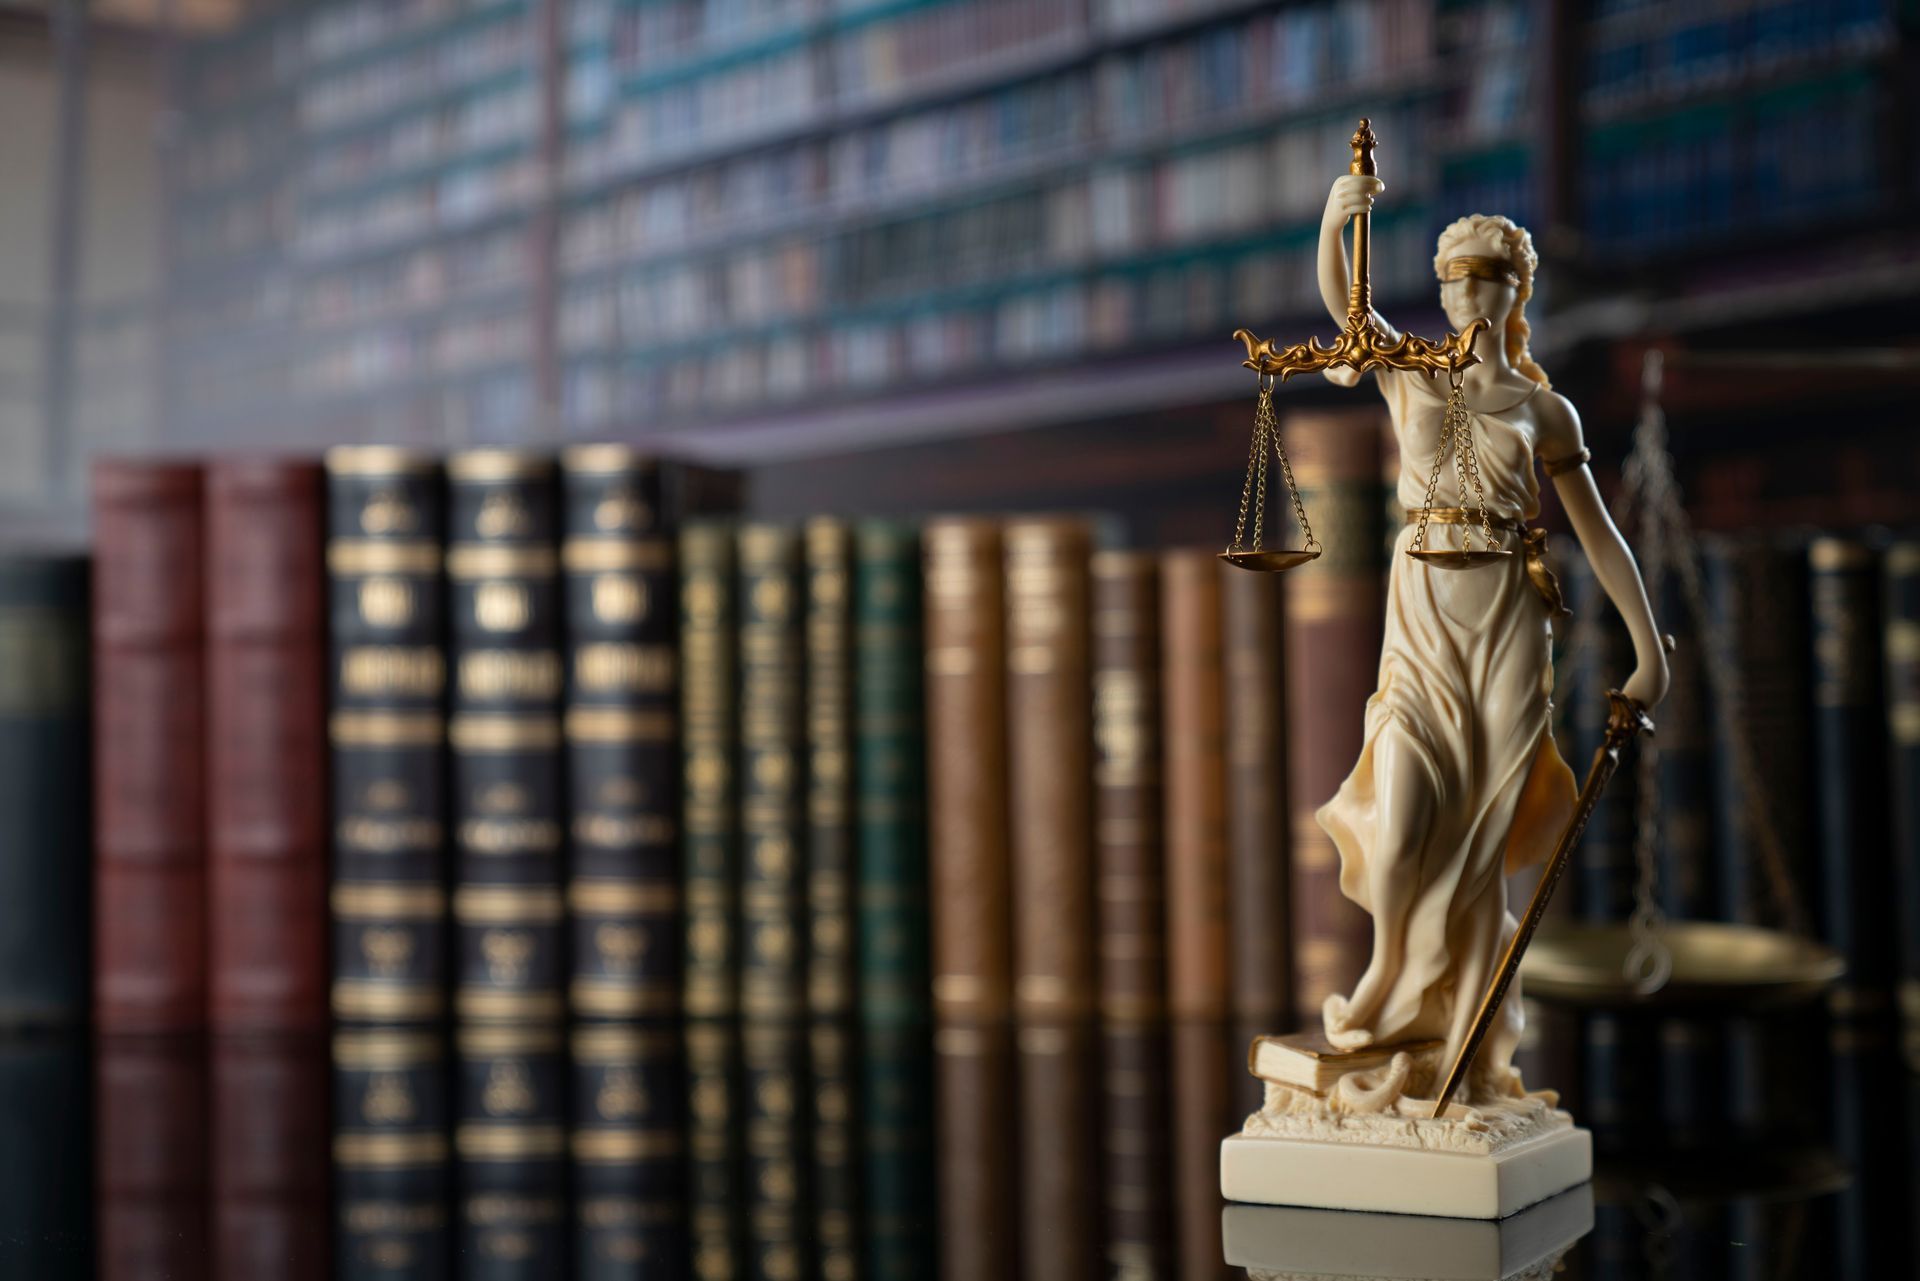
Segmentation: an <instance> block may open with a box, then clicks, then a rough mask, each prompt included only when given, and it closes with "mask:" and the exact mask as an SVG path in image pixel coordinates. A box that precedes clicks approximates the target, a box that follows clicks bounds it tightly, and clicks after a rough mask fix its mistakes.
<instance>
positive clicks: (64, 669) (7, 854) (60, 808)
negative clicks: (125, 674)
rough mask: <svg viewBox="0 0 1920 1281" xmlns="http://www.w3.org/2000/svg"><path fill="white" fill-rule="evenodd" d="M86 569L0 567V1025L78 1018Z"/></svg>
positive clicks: (84, 893)
mask: <svg viewBox="0 0 1920 1281" xmlns="http://www.w3.org/2000/svg"><path fill="white" fill-rule="evenodd" d="M87 593H88V565H87V559H86V557H84V556H42V557H32V558H28V557H24V556H22V557H8V558H4V559H0V918H3V919H4V921H5V925H4V928H0V1026H3V1027H8V1028H20V1027H59V1026H72V1025H75V1024H81V1025H84V1024H85V1022H86V1019H87V913H88V910H89V906H90V902H89V897H88V867H87V862H86V860H85V859H84V858H83V857H81V856H80V854H79V851H81V850H85V849H87V848H88V847H89V845H90V844H91V836H92V833H91V829H90V827H89V824H88V812H89V808H90V805H91V798H90V797H89V795H88V782H89V779H90V777H91V771H90V769H89V766H88V753H89V750H90V748H89V742H88V736H87V716H88V697H89V692H90V691H89V683H88V673H87V662H88V653H87Z"/></svg>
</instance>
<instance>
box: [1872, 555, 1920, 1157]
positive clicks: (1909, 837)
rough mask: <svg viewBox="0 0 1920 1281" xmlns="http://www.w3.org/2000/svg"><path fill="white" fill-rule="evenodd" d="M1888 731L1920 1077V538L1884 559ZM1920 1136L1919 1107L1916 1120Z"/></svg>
mask: <svg viewBox="0 0 1920 1281" xmlns="http://www.w3.org/2000/svg"><path fill="white" fill-rule="evenodd" d="M1882 573H1883V575H1884V588H1883V591H1884V595H1883V597H1882V600H1883V602H1884V615H1883V619H1884V621H1883V623H1882V627H1883V628H1884V638H1883V640H1882V643H1881V647H1882V650H1883V651H1884V654H1885V660H1886V682H1887V733H1888V737H1889V738H1890V739H1891V740H1892V744H1893V748H1892V756H1891V760H1892V766H1893V772H1892V783H1893V801H1894V810H1893V841H1892V845H1891V848H1892V850H1893V859H1894V870H1895V878H1894V890H1895V894H1896V897H1897V899H1898V902H1899V921H1900V1016H1901V1017H1900V1024H1901V1038H1900V1039H1901V1046H1902V1049H1903V1053H1904V1057H1905V1059H1906V1064H1907V1070H1908V1071H1909V1072H1911V1073H1915V1074H1916V1077H1915V1079H1916V1080H1920V542H1906V541H1902V542H1897V543H1894V544H1893V545H1892V546H1890V547H1889V548H1887V554H1886V558H1885V560H1884V561H1883V562H1882ZM1912 1120H1913V1125H1914V1131H1915V1133H1917V1134H1920V1112H1916V1114H1915V1115H1914V1117H1913V1118H1912Z"/></svg>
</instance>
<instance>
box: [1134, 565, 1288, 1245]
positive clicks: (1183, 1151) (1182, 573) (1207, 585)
mask: <svg viewBox="0 0 1920 1281" xmlns="http://www.w3.org/2000/svg"><path fill="white" fill-rule="evenodd" d="M1223 585H1224V579H1223V576H1222V572H1221V569H1220V562H1219V560H1218V559H1216V558H1215V556H1214V555H1213V553H1211V552H1205V551H1170V552H1165V553H1162V555H1161V558H1160V634H1161V647H1162V648H1161V664H1162V667H1161V672H1162V685H1163V689H1164V691H1165V699H1164V707H1163V709H1162V714H1161V715H1162V722H1161V723H1162V729H1161V738H1162V740H1163V741H1164V742H1165V744H1166V779H1167V793H1166V922H1167V924H1166V929H1167V999H1168V1005H1169V1010H1170V1013H1171V1015H1172V1022H1171V1027H1170V1030H1169V1036H1168V1049H1169V1054H1168V1067H1167V1071H1168V1081H1169V1084H1170V1087H1171V1105H1170V1106H1169V1107H1167V1108H1165V1109H1164V1110H1165V1112H1166V1115H1167V1117H1168V1124H1169V1125H1170V1126H1171V1130H1170V1133H1169V1135H1168V1143H1169V1145H1170V1149H1171V1151H1170V1157H1171V1159H1170V1160H1169V1161H1168V1162H1167V1168H1168V1169H1169V1170H1170V1171H1171V1182H1172V1187H1171V1202H1170V1205H1171V1210H1172V1214H1173V1225H1172V1228H1173V1237H1174V1241H1175V1244H1176V1253H1175V1261H1176V1264H1177V1267H1176V1268H1175V1270H1174V1275H1178V1276H1183V1277H1186V1276H1199V1277H1207V1276H1219V1275H1222V1273H1223V1270H1224V1265H1223V1263H1222V1262H1221V1259H1220V1251H1219V1242H1218V1240H1217V1237H1218V1234H1219V1220H1220V1198H1219V1196H1218V1172H1219V1164H1220V1140H1221V1138H1222V1137H1224V1136H1225V1135H1226V1134H1228V1133H1229V1132H1230V1130H1231V1126H1230V1124H1229V1121H1230V1118H1231V1116H1232V1114H1233V1097H1234V1090H1235V1065H1234V1062H1233V1055H1232V1054H1231V1052H1230V1051H1231V1046H1230V1037H1231V1036H1232V1033H1231V1031H1230V1030H1229V1027H1228V1021H1229V1016H1230V1014H1231V1011H1232V995H1233V993H1232V970H1231V953H1230V950H1229V949H1230V943H1229V921H1228V911H1229V909H1228V906H1227V884H1228V870H1227V866H1228V826H1227V824H1228V809H1227V805H1228V794H1229V790H1230V788H1231V786H1232V785H1233V783H1234V782H1236V781H1237V780H1235V779H1232V778H1230V776H1229V774H1228V760H1227V739H1226V733H1227V719H1226V718H1227V714H1228V713H1227V707H1228V702H1229V700H1228V698H1227V693H1226V685H1225V662H1224V660H1225V650H1224V648H1223V644H1222V640H1223V638H1222V628H1223V602H1222V600H1221V596H1222V588H1223ZM1265 928H1268V929H1272V928H1274V926H1273V923H1272V922H1268V923H1267V925H1266V926H1265ZM1289 999H1291V998H1290V996H1289Z"/></svg>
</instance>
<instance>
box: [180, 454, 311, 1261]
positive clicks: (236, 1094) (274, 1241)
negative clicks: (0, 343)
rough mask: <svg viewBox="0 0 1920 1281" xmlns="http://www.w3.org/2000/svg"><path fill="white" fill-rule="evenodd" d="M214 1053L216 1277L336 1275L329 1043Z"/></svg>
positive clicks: (255, 1039) (220, 1039) (251, 1040)
mask: <svg viewBox="0 0 1920 1281" xmlns="http://www.w3.org/2000/svg"><path fill="white" fill-rule="evenodd" d="M316 488H317V483H316ZM316 541H317V537H316ZM316 577H317V574H316ZM314 897H315V899H316V901H324V897H323V896H321V895H319V894H315V896H314ZM209 1057H210V1059H211V1064H210V1066H211V1072H210V1082H211V1086H212V1088H211V1091H210V1096H209V1097H210V1099H211V1101H212V1112H213V1116H212V1121H213V1131H212V1161H211V1177H210V1183H211V1188H212V1196H211V1197H210V1198H209V1200H210V1201H211V1204H212V1209H213V1224H212V1232H213V1276H214V1277H216V1278H234V1281H245V1279H248V1278H253V1277H262V1276H275V1277H286V1278H288V1279H289V1281H303V1279H311V1281H320V1279H321V1278H324V1277H327V1276H329V1275H331V1270H330V1268H329V1266H328V1258H327V1254H328V1244H329V1234H328V1231H327V1220H326V1216H325V1214H323V1213H319V1212H318V1208H319V1207H320V1206H321V1205H322V1204H323V1203H324V1202H325V1199H326V1195H327V1139H328V1134H327V1111H326V1109H325V1108H324V1107H316V1106H314V1104H315V1100H317V1099H324V1098H325V1097H326V1094H327V1046H326V1041H325V1038H324V1036H323V1034H321V1033H318V1032H297V1033H284V1032H276V1033H273V1034H269V1035H245V1036H216V1037H215V1038H214V1039H213V1044H212V1048H211V1053H210V1055H209Z"/></svg>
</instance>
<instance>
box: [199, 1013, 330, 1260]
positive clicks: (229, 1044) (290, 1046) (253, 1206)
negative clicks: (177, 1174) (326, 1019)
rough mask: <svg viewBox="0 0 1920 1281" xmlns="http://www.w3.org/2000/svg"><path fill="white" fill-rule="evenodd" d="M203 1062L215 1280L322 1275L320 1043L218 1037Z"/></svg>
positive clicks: (323, 1048) (299, 1037) (305, 1038)
mask: <svg viewBox="0 0 1920 1281" xmlns="http://www.w3.org/2000/svg"><path fill="white" fill-rule="evenodd" d="M210 1059H211V1067H212V1078H211V1081H212V1091H211V1097H210V1102H211V1111H212V1118H211V1119H212V1122H213V1125H212V1154H211V1155H212V1159H211V1162H210V1169H209V1175H210V1180H209V1181H210V1184H211V1192H212V1195H211V1197H210V1198H209V1200H210V1202H211V1209H212V1237H213V1277H214V1281H228V1279H229V1278H231V1279H232V1281H243V1279H244V1281H251V1279H252V1278H255V1277H278V1278H284V1279H285V1281H309V1279H310V1281H322V1278H324V1277H326V1276H327V1275H328V1269H327V1247H328V1243H329V1238H330V1235H331V1233H330V1225H329V1223H328V1220H327V1171H328V1164H327V1158H328V1146H327V1141H328V1127H327V1109H326V1106H325V1101H326V1099H327V1094H328V1084H329V1083H328V1059H327V1045H326V1042H325V1040H324V1039H323V1038H322V1037H320V1036H318V1035H310V1034H304V1033H301V1034H293V1035H273V1036H242V1037H217V1038H215V1039H214V1042H213V1045H212V1049H211V1054H210Z"/></svg>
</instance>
